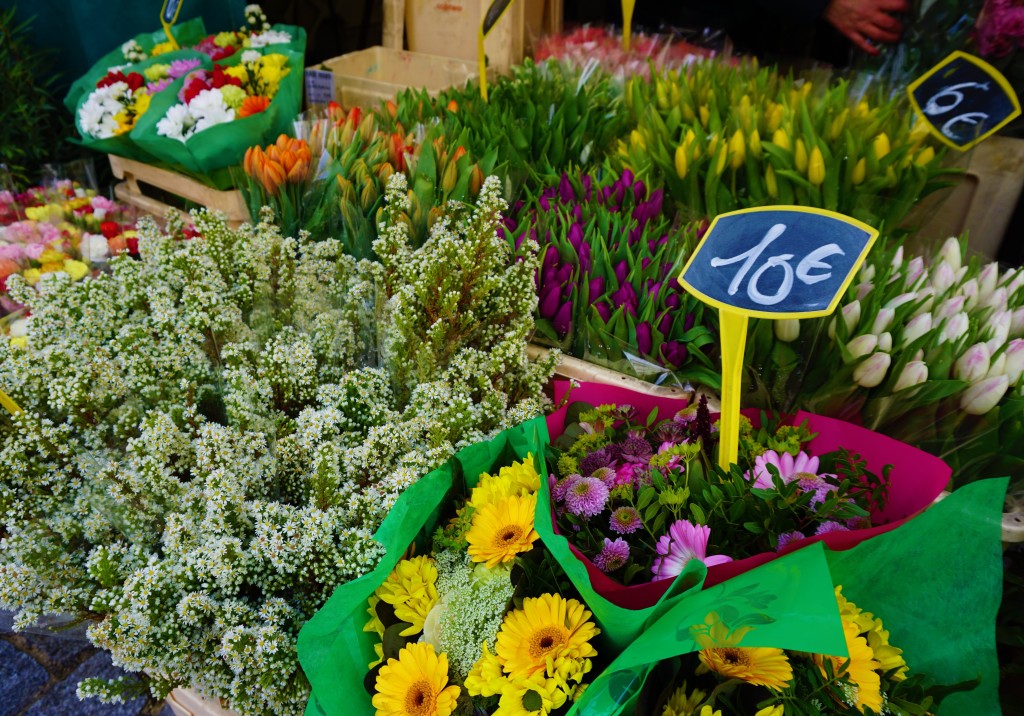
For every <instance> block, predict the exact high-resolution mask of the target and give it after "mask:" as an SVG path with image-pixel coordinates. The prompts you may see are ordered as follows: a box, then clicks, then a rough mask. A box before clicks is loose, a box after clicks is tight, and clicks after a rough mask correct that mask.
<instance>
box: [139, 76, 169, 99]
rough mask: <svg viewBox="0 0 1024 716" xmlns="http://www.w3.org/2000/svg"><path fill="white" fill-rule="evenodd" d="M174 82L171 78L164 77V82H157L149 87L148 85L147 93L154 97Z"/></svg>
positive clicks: (151, 83)
mask: <svg viewBox="0 0 1024 716" xmlns="http://www.w3.org/2000/svg"><path fill="white" fill-rule="evenodd" d="M173 81H174V80H173V79H171V78H170V77H164V78H163V79H162V80H157V81H156V82H150V83H149V84H148V85H146V91H147V92H149V93H150V94H151V95H154V94H156V93H157V92H160V91H161V90H165V89H167V87H168V86H169V85H170V84H171V82H173Z"/></svg>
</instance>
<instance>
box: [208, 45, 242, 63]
mask: <svg viewBox="0 0 1024 716" xmlns="http://www.w3.org/2000/svg"><path fill="white" fill-rule="evenodd" d="M235 51H236V50H235V48H234V47H218V48H216V49H215V50H214V51H213V52H211V53H210V59H211V60H213V61H214V62H216V61H217V60H223V59H224V58H225V57H231V55H233V54H235Z"/></svg>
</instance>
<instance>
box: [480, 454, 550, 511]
mask: <svg viewBox="0 0 1024 716" xmlns="http://www.w3.org/2000/svg"><path fill="white" fill-rule="evenodd" d="M539 489H540V475H538V474H537V470H536V469H535V468H534V467H533V457H532V456H529V455H528V456H527V458H526V460H524V461H523V462H515V463H512V464H511V465H509V466H507V467H503V468H501V470H499V471H498V474H497V475H488V474H487V473H484V474H483V475H481V476H480V482H479V483H478V484H477V486H476V487H474V488H473V492H472V493H471V494H470V497H469V501H468V504H470V505H472V506H473V509H477V510H479V509H480V508H481V507H483V506H484V505H488V504H495V503H497V502H499V501H500V500H502V499H503V498H505V497H516V496H519V495H532V494H534V493H536V492H537V490H539Z"/></svg>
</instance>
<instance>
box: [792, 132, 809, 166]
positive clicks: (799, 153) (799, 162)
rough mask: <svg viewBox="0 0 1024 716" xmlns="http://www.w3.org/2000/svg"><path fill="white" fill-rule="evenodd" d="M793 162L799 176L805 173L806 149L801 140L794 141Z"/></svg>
mask: <svg viewBox="0 0 1024 716" xmlns="http://www.w3.org/2000/svg"><path fill="white" fill-rule="evenodd" d="M793 162H794V163H795V164H796V170H797V171H798V172H800V173H801V174H803V173H804V172H806V171H807V147H805V146H804V140H802V139H798V140H796V151H795V152H794V153H793Z"/></svg>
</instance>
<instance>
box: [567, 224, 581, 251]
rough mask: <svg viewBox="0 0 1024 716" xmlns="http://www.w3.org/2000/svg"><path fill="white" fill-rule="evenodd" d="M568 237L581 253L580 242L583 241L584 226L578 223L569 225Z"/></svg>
mask: <svg viewBox="0 0 1024 716" xmlns="http://www.w3.org/2000/svg"><path fill="white" fill-rule="evenodd" d="M566 238H567V239H569V243H570V244H572V247H573V248H574V249H576V252H577V253H579V250H580V244H582V243H583V227H582V226H580V225H579V224H578V223H573V225H572V226H570V227H569V233H568V234H567V235H566Z"/></svg>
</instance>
